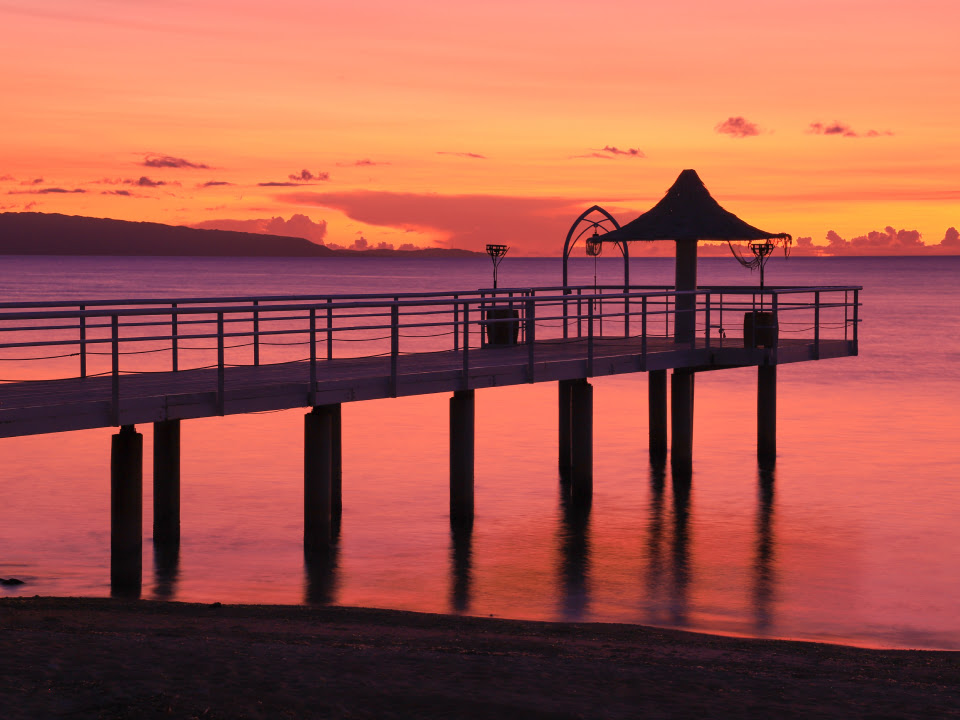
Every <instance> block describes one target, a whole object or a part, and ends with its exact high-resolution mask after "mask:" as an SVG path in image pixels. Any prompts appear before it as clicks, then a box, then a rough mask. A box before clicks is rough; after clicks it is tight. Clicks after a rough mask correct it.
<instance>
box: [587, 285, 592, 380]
mask: <svg viewBox="0 0 960 720" xmlns="http://www.w3.org/2000/svg"><path fill="white" fill-rule="evenodd" d="M587 311H588V312H589V313H590V316H589V319H588V320H587V377H593V297H592V296H591V297H590V299H589V300H588V301H587Z"/></svg>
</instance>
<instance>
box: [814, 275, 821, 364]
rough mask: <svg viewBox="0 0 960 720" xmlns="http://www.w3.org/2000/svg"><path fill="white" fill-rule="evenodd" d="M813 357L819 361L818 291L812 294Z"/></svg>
mask: <svg viewBox="0 0 960 720" xmlns="http://www.w3.org/2000/svg"><path fill="white" fill-rule="evenodd" d="M813 357H814V359H815V360H819V359H820V291H819V290H818V291H817V292H815V293H814V294H813Z"/></svg>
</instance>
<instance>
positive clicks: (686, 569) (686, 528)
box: [669, 473, 693, 626]
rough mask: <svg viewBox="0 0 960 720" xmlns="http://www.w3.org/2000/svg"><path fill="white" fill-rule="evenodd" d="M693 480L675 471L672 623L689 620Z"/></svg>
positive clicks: (671, 568)
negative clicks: (691, 495)
mask: <svg viewBox="0 0 960 720" xmlns="http://www.w3.org/2000/svg"><path fill="white" fill-rule="evenodd" d="M692 487H693V483H692V481H691V477H690V476H689V475H688V474H677V473H674V474H673V536H672V538H671V543H670V570H671V575H670V588H669V589H670V622H671V624H673V625H677V626H684V625H686V624H687V622H688V613H689V594H690V582H691V575H692V572H691V563H690V546H691V538H690V494H691V489H692Z"/></svg>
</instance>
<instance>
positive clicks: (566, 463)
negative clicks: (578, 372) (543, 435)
mask: <svg viewBox="0 0 960 720" xmlns="http://www.w3.org/2000/svg"><path fill="white" fill-rule="evenodd" d="M575 382H576V380H561V381H560V382H558V383H557V390H558V392H557V395H558V397H559V412H558V413H557V415H558V417H557V419H558V421H559V423H558V424H559V430H560V431H559V433H558V438H557V447H558V449H559V463H558V466H559V469H560V479H561V480H563V481H566V480H569V479H570V468H571V467H572V463H573V459H572V457H573V456H572V453H573V449H572V448H573V446H572V441H571V438H572V436H573V426H572V422H573V421H572V419H571V413H572V406H571V403H572V401H573V400H572V398H573V384H574V383H575Z"/></svg>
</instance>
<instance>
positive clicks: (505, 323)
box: [483, 308, 520, 345]
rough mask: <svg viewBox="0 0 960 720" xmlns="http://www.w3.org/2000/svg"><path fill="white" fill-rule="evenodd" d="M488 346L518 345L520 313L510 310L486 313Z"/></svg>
mask: <svg viewBox="0 0 960 720" xmlns="http://www.w3.org/2000/svg"><path fill="white" fill-rule="evenodd" d="M483 319H484V320H485V321H486V325H487V345H516V344H517V339H518V338H519V337H520V313H519V311H517V310H511V309H510V308H492V309H490V310H487V311H486V312H485V313H484V318H483Z"/></svg>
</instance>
